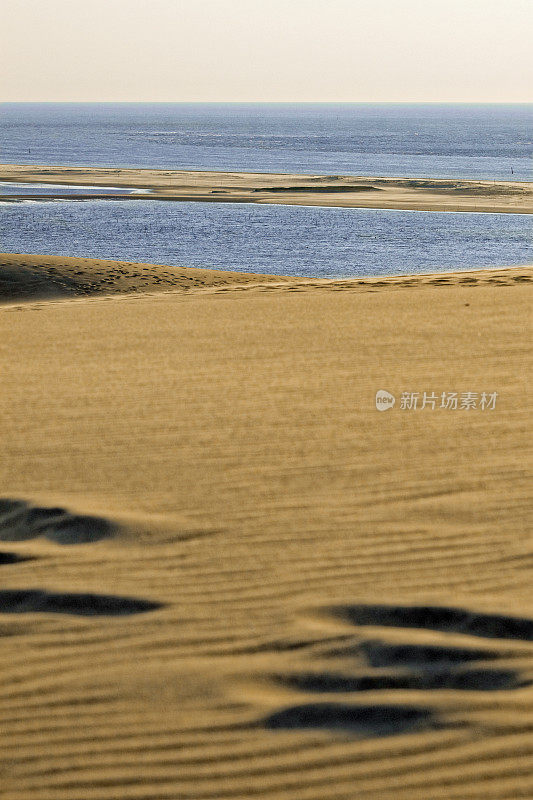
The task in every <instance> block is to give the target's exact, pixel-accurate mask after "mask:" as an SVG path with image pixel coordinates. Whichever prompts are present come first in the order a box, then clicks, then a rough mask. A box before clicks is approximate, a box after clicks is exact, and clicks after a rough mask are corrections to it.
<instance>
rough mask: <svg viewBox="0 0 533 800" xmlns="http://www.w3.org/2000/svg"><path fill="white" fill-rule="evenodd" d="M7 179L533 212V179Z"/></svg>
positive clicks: (173, 173) (43, 174)
mask: <svg viewBox="0 0 533 800" xmlns="http://www.w3.org/2000/svg"><path fill="white" fill-rule="evenodd" d="M0 181H3V182H13V183H31V184H56V185H64V186H72V185H73V186H76V187H80V185H81V186H83V185H85V186H87V187H95V186H96V187H101V188H103V189H104V188H107V187H109V188H124V187H128V188H132V189H145V190H150V194H149V195H147V194H131V195H125V194H116V195H113V194H103V195H98V194H94V193H92V194H84V193H83V192H80V193H79V194H65V195H62V194H57V195H53V196H51V195H42V194H41V195H40V194H39V193H38V192H36V193H35V194H34V195H27V194H24V195H13V194H11V195H1V193H0V200H1V201H2V202H10V201H11V202H17V201H20V200H24V199H25V200H28V199H30V200H31V199H33V200H53V199H69V200H89V199H92V200H103V199H105V200H119V199H120V200H139V199H141V200H146V199H151V200H170V201H180V202H211V203H213V202H216V203H255V204H275V205H300V206H322V207H336V208H374V209H385V210H387V209H390V210H403V211H452V212H477V213H503V214H533V183H529V182H527V181H515V182H513V181H488V180H483V181H476V180H454V179H415V178H401V177H398V178H390V177H380V176H376V177H368V176H349V175H329V176H328V175H299V174H289V173H258V172H216V171H205V172H204V171H196V170H156V169H146V168H134V169H133V168H132V169H126V168H124V169H121V168H116V169H115V168H104V167H66V166H47V165H43V166H38V165H25V164H1V165H0Z"/></svg>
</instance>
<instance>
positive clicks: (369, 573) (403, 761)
mask: <svg viewBox="0 0 533 800" xmlns="http://www.w3.org/2000/svg"><path fill="white" fill-rule="evenodd" d="M35 258H39V257H35ZM63 262H65V260H64V259H63V260H62V263H63ZM28 263H29V262H28ZM47 263H48V262H47ZM68 263H69V264H70V262H68ZM34 266H35V265H34ZM70 267H72V268H73V265H72V264H71V265H70ZM70 267H69V269H70ZM82 267H83V264H81V265H80V268H82ZM28 268H29V267H28ZM12 269H15V267H14V266H13V265H12ZM98 269H99V270H100V269H102V270H103V267H98ZM128 269H129V268H128ZM151 269H153V274H154V275H156V274H157V273H156V271H155V270H156V268H155V267H154V268H151ZM160 269H165V268H160ZM169 269H170V268H169ZM15 271H16V270H15ZM197 272H198V271H197ZM206 273H208V271H206ZM68 274H70V272H69V273H68ZM65 275H67V273H65ZM67 277H68V275H67ZM240 278H242V275H240ZM211 279H212V282H211V284H209V275H208V274H206V275H205V276H204V278H203V280H204V284H203V285H201V286H196V287H195V289H194V291H189V292H182V291H180V290H179V287H175V288H174V290H173V291H172V292H159V293H157V292H156V291H155V290H154V289H153V287H152V288H151V289H150V292H151V293H149V294H147V293H146V292H145V289H146V287H145V285H144V283H143V285H142V286H141V287H140V288H141V289H142V291H141V292H140V293H138V294H131V295H124V294H116V295H113V294H112V293H110V292H111V291H112V290H110V291H109V292H108V293H107V294H105V295H103V296H95V297H92V298H85V297H74V299H70V298H69V299H65V300H62V301H61V302H59V301H58V300H57V299H54V301H53V302H50V301H49V300H48V299H46V298H45V299H42V296H41V295H40V293H37V294H34V295H32V299H31V302H17V303H14V302H13V301H11V302H7V303H5V304H4V305H2V306H1V307H0V350H1V363H2V367H1V369H2V373H1V374H2V391H1V392H0V415H1V418H2V458H1V459H0V478H1V485H2V487H3V488H2V492H3V496H2V498H1V499H0V575H1V578H2V588H1V590H0V637H1V639H0V641H1V648H0V669H1V672H2V676H3V680H2V685H1V687H0V718H1V720H2V729H1V733H0V737H1V740H0V779H1V786H2V789H1V792H0V794H1V796H2V800H28V799H29V798H32V800H119V799H120V800H162V799H163V798H169V799H170V798H171V799H172V800H185V798H187V800H219V799H222V798H225V799H226V800H251V798H261V800H263V799H264V800H267V799H268V800H359V798H360V799H361V800H467V799H469V800H487V799H488V798H490V799H491V800H516V798H527V797H531V796H532V795H533V771H532V766H533V737H532V725H533V598H532V596H531V591H530V587H531V581H532V577H533V574H532V573H533V542H532V540H531V534H530V517H529V503H530V475H531V472H530V468H531V461H530V457H529V456H530V453H529V452H528V450H527V446H526V443H527V431H528V420H527V403H526V399H527V376H528V373H529V370H530V368H531V360H530V352H529V346H528V342H529V338H530V330H531V311H530V309H531V283H532V281H533V271H532V270H531V268H527V267H521V268H514V269H509V270H505V269H500V270H492V271H491V270H486V271H480V272H472V273H457V274H451V273H450V274H447V275H445V274H439V275H435V276H421V277H403V278H396V279H387V280H375V279H372V280H370V279H369V280H364V281H331V282H327V281H300V282H299V281H296V280H292V279H291V280H288V281H286V282H283V281H281V280H280V279H277V282H276V283H271V284H269V283H267V282H266V281H265V280H264V279H263V278H259V279H256V281H255V283H254V282H253V280H252V279H249V280H248V282H247V283H245V284H241V285H237V284H235V283H232V282H229V281H228V282H226V283H224V284H223V285H214V283H213V281H214V280H215V277H214V275H211ZM218 280H219V281H220V280H222V278H220V276H219V277H218ZM104 286H105V284H104ZM132 286H133V283H132ZM379 389H385V390H387V391H388V392H390V393H392V394H393V395H394V396H395V397H396V404H395V406H394V407H393V408H391V409H390V410H388V411H386V412H384V413H380V412H378V411H377V410H376V407H375V401H374V400H375V394H376V392H377V391H378V390H379ZM403 392H409V393H419V395H420V396H419V399H418V407H417V409H402V407H401V405H402V402H401V397H402V393H403ZM424 392H426V395H427V396H429V395H431V393H435V395H436V397H437V401H436V403H435V408H432V407H431V402H430V403H429V404H426V408H424V409H422V408H421V407H420V406H421V404H422V395H423V393H424ZM442 392H444V393H446V394H448V393H450V392H458V393H459V395H461V393H466V392H472V393H477V396H476V398H475V402H476V407H475V408H469V409H466V408H463V409H461V408H457V409H453V408H441V407H440V404H441V393H442ZM483 392H486V393H493V392H496V393H497V398H496V401H495V407H494V408H485V409H484V410H482V409H481V408H480V404H481V393H483Z"/></svg>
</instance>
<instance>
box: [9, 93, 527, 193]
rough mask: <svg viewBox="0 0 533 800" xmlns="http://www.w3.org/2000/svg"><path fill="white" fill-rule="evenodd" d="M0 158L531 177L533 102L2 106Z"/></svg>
mask: <svg viewBox="0 0 533 800" xmlns="http://www.w3.org/2000/svg"><path fill="white" fill-rule="evenodd" d="M0 163H15V164H58V165H59V164H62V165H70V166H75V165H76V166H80V165H84V166H92V165H95V166H96V165H100V166H108V167H114V166H117V167H157V168H162V169H197V170H229V171H252V172H300V173H305V174H326V175H329V174H349V175H384V176H406V177H417V178H471V179H494V180H508V179H514V180H529V181H531V180H533V104H521V105H518V104H516V105H463V104H455V105H449V104H445V105H440V104H383V103H381V104H368V103H342V104H335V103H298V104H286V103H278V104H276V103H266V104H263V103H260V104H259V103H246V104H239V103H229V104H228V103H226V104H214V103H207V104H205V103H204V104H195V103H100V104H98V103H88V104H85V103H82V104H76V103H42V104H39V103H3V104H0Z"/></svg>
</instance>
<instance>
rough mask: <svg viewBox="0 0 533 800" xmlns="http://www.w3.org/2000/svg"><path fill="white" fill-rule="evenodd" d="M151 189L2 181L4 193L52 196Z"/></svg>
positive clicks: (129, 192) (132, 191) (134, 192)
mask: <svg viewBox="0 0 533 800" xmlns="http://www.w3.org/2000/svg"><path fill="white" fill-rule="evenodd" d="M148 192H149V189H134V188H130V187H124V186H120V187H117V186H73V185H72V184H69V185H68V186H67V185H65V184H61V183H15V182H13V181H0V196H2V195H21V194H23V195H35V194H36V195H43V194H48V195H50V196H51V197H57V196H58V195H65V194H146V193H148Z"/></svg>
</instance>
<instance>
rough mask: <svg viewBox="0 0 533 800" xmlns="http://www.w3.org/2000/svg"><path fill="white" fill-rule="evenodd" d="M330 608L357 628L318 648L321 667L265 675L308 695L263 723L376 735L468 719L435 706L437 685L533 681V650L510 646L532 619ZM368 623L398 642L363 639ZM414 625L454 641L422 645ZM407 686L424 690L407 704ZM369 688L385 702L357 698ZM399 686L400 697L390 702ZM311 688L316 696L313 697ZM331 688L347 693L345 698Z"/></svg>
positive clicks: (487, 688) (486, 687)
mask: <svg viewBox="0 0 533 800" xmlns="http://www.w3.org/2000/svg"><path fill="white" fill-rule="evenodd" d="M327 615H328V617H329V619H330V620H331V619H337V620H341V621H342V622H343V623H348V624H349V625H351V626H353V635H350V634H349V633H348V634H346V637H345V638H344V640H343V641H342V642H341V643H340V644H339V643H336V644H334V645H331V646H329V645H328V644H327V641H326V642H324V645H323V646H322V647H321V648H319V651H318V652H317V651H315V655H316V656H317V657H318V659H319V663H320V668H319V669H294V670H292V669H290V670H285V671H280V672H275V673H270V674H269V675H268V676H266V678H267V680H268V681H269V682H270V683H273V684H275V685H277V686H282V687H284V688H285V689H288V690H289V691H293V692H298V693H303V694H305V695H306V698H305V701H303V698H302V701H300V702H295V703H293V704H290V705H288V706H286V707H284V708H282V709H279V710H275V711H274V712H272V713H270V714H269V715H268V716H267V717H265V718H263V720H262V724H263V725H264V726H265V727H267V728H270V729H280V728H285V729H293V728H297V729H304V728H311V729H313V728H326V729H331V730H335V729H344V730H346V731H350V732H352V733H355V734H357V735H360V736H363V737H373V736H391V735H397V734H401V733H406V732H409V731H414V730H426V729H438V728H442V727H449V726H450V725H451V724H455V725H457V724H460V725H461V726H463V725H464V724H466V723H465V722H464V721H462V722H460V723H457V722H455V723H451V722H450V721H445V720H443V719H442V718H441V716H440V714H439V713H438V712H437V711H436V710H434V709H433V708H432V695H431V693H432V692H435V691H441V690H448V691H450V690H452V691H454V692H476V693H477V692H480V693H491V692H502V691H506V692H507V691H513V690H517V689H521V688H524V687H526V686H530V685H531V683H532V682H533V665H532V662H533V650H532V649H531V648H528V645H527V644H525V645H524V648H525V649H523V650H521V651H519V650H517V649H516V646H513V642H516V641H520V642H524V643H529V642H533V620H532V619H528V618H522V617H511V616H506V615H501V614H482V613H478V612H475V611H472V610H470V609H463V608H453V607H441V606H425V605H424V606H387V605H346V606H340V607H334V608H329V609H327ZM367 627H375V628H380V629H383V628H384V629H391V630H392V631H393V637H392V638H393V641H387V634H385V635H383V634H381V633H380V638H378V637H375V638H365V637H364V633H363V632H364V629H365V628H367ZM409 629H416V630H417V634H420V633H423V632H424V631H425V632H426V633H428V632H437V633H438V634H444V636H445V637H447V636H449V637H452V636H453V641H450V642H449V644H448V643H447V642H446V640H445V639H444V641H443V642H442V643H439V644H420V643H419V642H417V641H416V640H415V641H413V640H410V637H409V633H408V631H409ZM458 635H464V636H468V637H475V638H478V639H480V642H479V646H477V645H476V646H472V645H471V644H470V643H468V645H465V646H461V645H460V644H457V636H458ZM398 638H403V639H404V640H405V641H403V642H402V641H398ZM346 640H347V641H346ZM526 662H528V663H527V664H526V666H527V670H526V671H523V670H524V663H526ZM324 664H325V666H324ZM405 691H415V692H417V693H422V697H421V698H420V699H419V701H418V702H416V703H413V704H410V703H408V704H406V703H405V702H404V699H405V698H404V693H405ZM369 692H372V693H376V692H383V693H386V694H384V695H383V702H380V701H379V700H374V702H372V704H368V703H364V704H361V703H360V702H358V700H359V697H365V695H366V694H367V693H369ZM396 692H398V693H401V694H399V695H398V697H399V700H400V699H401V700H403V702H401V703H400V702H399V703H398V704H396V703H393V702H392V703H391V695H392V696H394V694H395V693H396ZM309 695H314V696H318V699H317V700H316V701H313V702H309ZM332 695H342V701H336V700H334V699H333V698H332ZM424 695H425V697H424Z"/></svg>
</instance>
